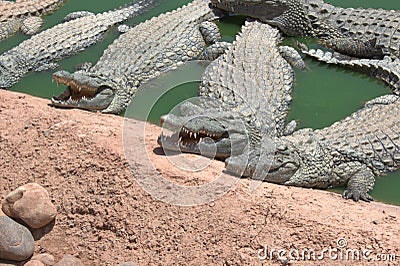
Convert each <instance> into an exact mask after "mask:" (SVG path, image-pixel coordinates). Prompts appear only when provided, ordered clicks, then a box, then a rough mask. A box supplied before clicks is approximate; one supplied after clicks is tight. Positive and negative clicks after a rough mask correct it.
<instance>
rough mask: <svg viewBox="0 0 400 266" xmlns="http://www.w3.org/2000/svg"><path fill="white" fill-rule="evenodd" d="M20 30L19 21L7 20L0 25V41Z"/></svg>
mask: <svg viewBox="0 0 400 266" xmlns="http://www.w3.org/2000/svg"><path fill="white" fill-rule="evenodd" d="M20 28H21V21H19V20H17V19H13V20H9V21H7V22H1V23H0V40H3V39H6V38H7V37H8V36H10V35H13V34H14V33H16V32H17V31H18V30H19V29H20Z"/></svg>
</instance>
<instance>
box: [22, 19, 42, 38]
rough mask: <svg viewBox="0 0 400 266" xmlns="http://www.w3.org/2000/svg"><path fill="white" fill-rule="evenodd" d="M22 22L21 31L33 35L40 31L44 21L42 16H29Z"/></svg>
mask: <svg viewBox="0 0 400 266" xmlns="http://www.w3.org/2000/svg"><path fill="white" fill-rule="evenodd" d="M21 22H22V25H21V31H22V32H23V33H24V34H26V35H33V34H35V33H36V32H38V31H39V29H40V28H41V27H42V25H43V22H44V21H43V19H42V18H41V17H28V18H25V19H23V20H22V21H21Z"/></svg>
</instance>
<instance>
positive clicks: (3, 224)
mask: <svg viewBox="0 0 400 266" xmlns="http://www.w3.org/2000/svg"><path fill="white" fill-rule="evenodd" d="M34 249H35V242H34V240H33V236H32V234H31V233H30V232H29V230H28V228H26V227H25V226H23V225H20V224H19V223H17V222H15V221H14V220H13V219H11V218H10V217H7V216H0V260H2V259H3V260H12V261H23V260H26V259H27V258H29V257H30V256H32V254H33V251H34Z"/></svg>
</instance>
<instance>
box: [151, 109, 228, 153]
mask: <svg viewBox="0 0 400 266" xmlns="http://www.w3.org/2000/svg"><path fill="white" fill-rule="evenodd" d="M171 117H174V118H178V116H174V115H171V114H169V115H165V116H162V117H161V119H160V124H161V126H165V127H167V128H171V129H172V130H174V132H173V133H172V134H171V135H169V136H167V135H164V131H163V132H162V133H161V135H160V136H159V137H158V140H157V142H158V144H159V145H160V146H161V147H162V148H163V149H164V150H171V151H177V152H185V153H194V154H201V155H203V156H206V157H211V158H217V159H220V160H224V159H226V158H227V157H229V156H230V153H231V140H230V138H229V134H228V132H227V131H226V130H219V131H207V130H206V129H205V128H204V127H202V128H195V127H190V125H187V126H184V125H182V124H181V125H178V123H176V124H175V125H173V124H172V123H169V121H171V120H173V118H172V119H171ZM180 121H181V120H180ZM189 124H190V123H189Z"/></svg>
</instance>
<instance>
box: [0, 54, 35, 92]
mask: <svg viewBox="0 0 400 266" xmlns="http://www.w3.org/2000/svg"><path fill="white" fill-rule="evenodd" d="M26 72H28V68H27V67H25V64H24V63H23V62H21V61H20V60H19V59H18V58H16V57H15V56H13V55H8V54H4V55H2V56H0V88H2V89H7V88H10V87H12V86H13V85H14V84H16V83H17V82H18V80H19V79H20V78H21V77H22V76H23V75H24V74H25V73H26Z"/></svg>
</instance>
